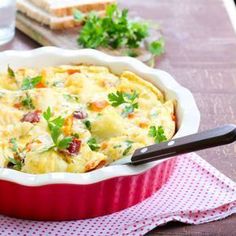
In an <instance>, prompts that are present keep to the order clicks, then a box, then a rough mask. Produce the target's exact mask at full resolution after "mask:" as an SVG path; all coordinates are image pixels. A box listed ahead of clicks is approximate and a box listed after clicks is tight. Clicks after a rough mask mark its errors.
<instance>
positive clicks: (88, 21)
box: [74, 4, 148, 49]
mask: <svg viewBox="0 0 236 236" xmlns="http://www.w3.org/2000/svg"><path fill="white" fill-rule="evenodd" d="M74 17H75V19H76V20H84V21H85V24H84V26H83V28H82V29H81V31H80V34H79V37H78V43H79V44H80V45H82V46H83V47H85V48H98V47H111V48H113V49H116V48H121V47H127V48H137V47H139V46H140V43H141V42H142V40H143V39H144V38H146V37H147V36H148V24H146V23H140V22H132V21H129V20H128V10H127V9H124V10H122V11H120V10H119V9H118V7H117V5H115V4H113V5H109V6H108V7H107V9H106V14H105V16H104V17H103V18H102V17H99V16H98V15H97V14H96V13H94V12H92V13H91V14H89V15H88V16H87V17H85V16H84V15H83V14H82V13H80V12H78V11H75V13H74Z"/></svg>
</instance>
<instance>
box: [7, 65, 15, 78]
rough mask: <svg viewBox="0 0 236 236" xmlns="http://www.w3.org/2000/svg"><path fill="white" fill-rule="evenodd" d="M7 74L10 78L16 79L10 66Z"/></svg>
mask: <svg viewBox="0 0 236 236" xmlns="http://www.w3.org/2000/svg"><path fill="white" fill-rule="evenodd" d="M7 73H8V76H9V77H10V78H14V79H15V78H16V75H15V72H14V70H13V69H12V68H11V67H10V66H9V65H8V67H7Z"/></svg>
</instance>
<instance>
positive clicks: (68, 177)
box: [0, 47, 200, 220]
mask: <svg viewBox="0 0 236 236" xmlns="http://www.w3.org/2000/svg"><path fill="white" fill-rule="evenodd" d="M80 63H85V64H93V65H103V66H107V67H109V68H110V70H111V71H112V72H113V73H116V74H119V73H121V72H122V71H124V70H130V71H132V72H134V73H136V74H138V75H139V76H141V77H142V78H143V79H145V80H147V81H149V82H151V83H152V84H154V85H155V86H157V87H158V88H159V89H161V90H162V91H163V92H164V93H165V96H166V97H167V98H169V99H170V98H171V99H175V100H176V101H177V105H176V115H177V131H176V134H175V137H182V136H185V135H189V134H193V133H196V132H197V130H198V127H199V122H200V114H199V111H198V108H197V106H196V103H195V101H194V98H193V96H192V94H191V93H190V92H189V90H187V89H186V88H184V87H182V86H181V85H179V84H178V83H177V82H176V81H175V80H174V79H173V77H172V76H170V75H169V74H168V73H166V72H164V71H161V70H158V69H152V68H150V67H148V66H146V65H144V64H143V63H141V62H140V61H138V60H136V59H133V58H129V57H114V56H109V55H106V54H104V53H101V52H99V51H96V50H92V49H83V50H66V49H60V48H56V47H43V48H39V49H35V50H31V51H5V52H1V53H0V71H2V70H4V71H5V70H6V69H7V65H8V64H9V65H10V66H11V67H13V68H19V67H34V68H40V67H45V66H55V65H62V64H80ZM174 167H175V158H172V159H170V160H167V161H159V162H157V161H156V162H152V163H148V164H143V165H140V166H128V165H118V166H108V167H104V168H101V169H98V170H95V171H91V172H89V173H83V174H73V173H50V174H40V175H32V174H26V173H22V172H18V171H15V170H12V169H6V168H1V169H0V214H5V215H9V216H13V217H19V218H25V219H34V220H72V219H85V218H90V217H97V216H101V215H105V214H110V213H114V212H117V211H120V210H122V209H125V208H127V207H130V206H132V205H134V204H137V203H139V202H140V201H142V200H144V199H146V198H148V197H149V196H150V195H152V194H153V193H154V192H156V191H157V190H158V189H160V188H161V186H162V185H163V184H165V183H166V181H167V180H168V178H169V176H170V175H171V173H172V171H173V168H174Z"/></svg>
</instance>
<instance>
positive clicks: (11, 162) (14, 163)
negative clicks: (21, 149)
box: [8, 157, 22, 170]
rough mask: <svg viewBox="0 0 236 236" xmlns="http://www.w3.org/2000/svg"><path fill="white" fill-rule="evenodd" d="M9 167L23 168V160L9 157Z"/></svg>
mask: <svg viewBox="0 0 236 236" xmlns="http://www.w3.org/2000/svg"><path fill="white" fill-rule="evenodd" d="M8 161H9V163H8V167H9V168H10V167H12V168H13V169H14V170H21V168H22V162H21V161H20V160H16V159H14V158H12V157H8Z"/></svg>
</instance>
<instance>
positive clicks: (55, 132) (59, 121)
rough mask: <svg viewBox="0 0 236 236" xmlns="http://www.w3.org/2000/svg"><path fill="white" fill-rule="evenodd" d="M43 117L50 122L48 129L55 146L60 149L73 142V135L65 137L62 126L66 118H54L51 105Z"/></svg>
mask: <svg viewBox="0 0 236 236" xmlns="http://www.w3.org/2000/svg"><path fill="white" fill-rule="evenodd" d="M43 117H44V119H45V120H46V121H47V123H48V129H49V131H50V134H51V137H52V141H53V143H54V146H53V147H56V148H58V149H60V150H61V149H66V148H68V147H69V145H70V143H71V142H72V137H65V136H64V135H63V134H62V131H61V128H62V126H63V124H64V119H63V118H62V117H61V116H58V117H57V118H54V119H52V112H51V109H50V107H48V109H47V111H45V112H44V113H43ZM51 148H52V147H51Z"/></svg>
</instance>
